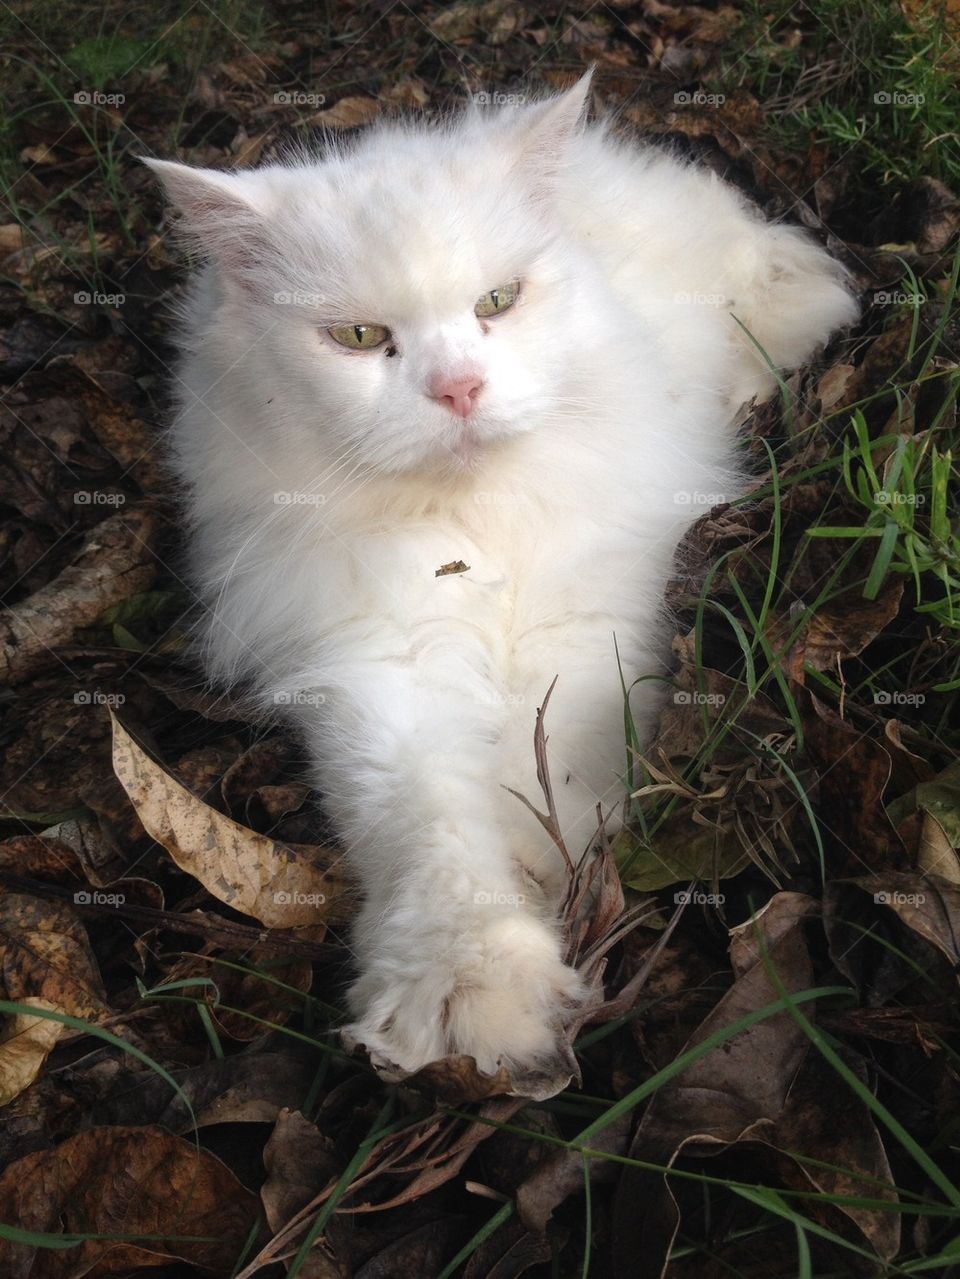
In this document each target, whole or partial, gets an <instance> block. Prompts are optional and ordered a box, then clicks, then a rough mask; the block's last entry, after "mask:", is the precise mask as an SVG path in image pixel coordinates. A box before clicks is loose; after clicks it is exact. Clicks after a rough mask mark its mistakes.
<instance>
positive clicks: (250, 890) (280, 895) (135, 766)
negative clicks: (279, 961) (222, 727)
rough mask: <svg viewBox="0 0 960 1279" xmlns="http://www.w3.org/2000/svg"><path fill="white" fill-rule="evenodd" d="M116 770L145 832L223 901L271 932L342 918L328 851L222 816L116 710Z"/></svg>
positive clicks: (340, 890)
mask: <svg viewBox="0 0 960 1279" xmlns="http://www.w3.org/2000/svg"><path fill="white" fill-rule="evenodd" d="M111 719H112V720H113V768H114V772H115V773H116V775H117V777H118V778H119V779H120V783H121V785H122V786H123V788H124V790H125V791H126V792H127V794H128V795H129V796H130V800H131V802H132V803H133V806H134V808H136V810H137V814H138V816H139V817H140V820H141V821H142V822H143V826H144V829H145V830H146V831H147V833H148V834H149V835H151V836H152V838H153V839H155V840H157V842H158V843H160V844H162V845H163V847H164V848H165V849H166V850H167V852H168V853H169V854H170V856H171V857H172V858H173V860H174V861H175V862H176V863H177V865H178V866H179V867H180V868H181V870H185V871H187V872H188V873H189V874H191V875H193V876H194V878H196V879H198V880H199V881H200V883H201V884H203V886H204V888H206V890H207V891H208V892H209V893H211V894H212V895H213V896H214V897H216V898H217V899H218V900H219V901H222V902H226V904H227V905H228V906H232V907H233V908H234V910H238V911H240V912H241V913H242V914H244V915H250V916H252V917H253V918H254V919H258V920H260V922H261V923H262V924H266V925H267V927H268V928H297V927H302V926H307V925H319V924H320V923H321V921H323V920H327V919H342V918H344V915H345V914H346V911H347V903H348V895H349V885H348V883H347V882H346V880H345V879H343V878H342V877H340V876H339V875H338V874H335V873H333V872H331V871H329V870H325V869H324V868H323V867H321V866H320V865H318V860H311V857H310V853H311V852H312V853H313V855H314V858H315V859H318V857H319V856H320V855H322V856H326V857H327V858H328V859H329V854H327V853H326V852H324V851H323V850H319V849H313V850H305V849H296V848H294V847H293V846H291V845H288V844H280V843H278V842H277V841H276V840H273V839H270V838H269V837H268V836H266V835H258V834H257V833H256V832H255V831H252V830H249V829H248V828H247V827H245V826H241V825H239V823H237V822H235V821H233V820H232V819H231V818H229V817H225V816H224V815H223V814H222V813H218V812H217V810H216V809H214V808H210V807H209V805H207V804H205V803H204V802H203V801H202V800H201V799H198V798H197V796H196V795H194V794H192V793H191V792H190V791H188V790H187V788H186V787H185V786H181V785H180V783H179V782H178V781H176V780H175V779H174V778H173V777H171V776H170V774H169V773H168V772H166V771H165V770H164V769H163V768H161V767H160V765H159V764H157V763H155V761H154V760H152V759H151V758H150V757H149V755H147V754H146V752H145V751H143V750H142V749H141V748H140V747H139V746H138V745H137V743H136V742H135V741H134V740H133V738H132V737H131V736H130V734H129V733H128V732H127V731H126V729H125V728H124V727H123V725H122V724H121V723H120V721H119V720H118V719H117V717H116V716H115V715H113V713H112V712H111Z"/></svg>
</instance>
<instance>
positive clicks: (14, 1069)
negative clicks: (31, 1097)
mask: <svg viewBox="0 0 960 1279" xmlns="http://www.w3.org/2000/svg"><path fill="white" fill-rule="evenodd" d="M20 1002H21V1003H22V1004H24V1005H25V1006H26V1007H28V1008H46V1009H48V1010H49V1009H53V1008H54V1005H53V1004H51V1003H49V1002H48V1001H47V1000H46V999H36V998H35V997H33V996H28V997H27V998H26V999H23V1000H21V1001H20ZM62 1030H63V1025H62V1023H61V1022H58V1021H51V1020H50V1018H49V1017H33V1016H31V1015H30V1014H29V1013H17V1015H16V1016H15V1017H11V1018H10V1019H9V1021H8V1022H7V1024H6V1025H5V1026H4V1027H3V1029H2V1030H0V1106H5V1105H6V1104H7V1102H9V1101H13V1099H14V1097H16V1096H18V1095H19V1094H20V1093H22V1092H23V1090H24V1089H25V1088H29V1086H30V1085H31V1084H32V1083H33V1081H34V1080H35V1079H36V1077H37V1075H38V1074H39V1073H40V1070H41V1068H42V1066H43V1063H44V1062H45V1061H46V1060H47V1056H48V1054H49V1053H50V1052H51V1050H52V1049H53V1047H54V1045H55V1044H56V1042H57V1040H58V1039H59V1038H60V1033H61V1031H62Z"/></svg>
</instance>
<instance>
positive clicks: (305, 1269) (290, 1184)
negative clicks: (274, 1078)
mask: <svg viewBox="0 0 960 1279" xmlns="http://www.w3.org/2000/svg"><path fill="white" fill-rule="evenodd" d="M263 1164H264V1167H265V1168H266V1170H267V1180H266V1181H265V1182H264V1184H263V1185H262V1186H261V1188H260V1198H261V1200H262V1201H263V1209H264V1212H265V1213H266V1217H267V1224H268V1225H269V1227H270V1229H271V1230H272V1231H274V1233H277V1232H279V1231H281V1230H283V1228H284V1227H285V1226H286V1225H287V1223H288V1222H289V1221H290V1220H291V1219H292V1218H294V1217H296V1216H297V1214H298V1213H299V1212H300V1211H301V1209H303V1208H305V1207H306V1206H307V1205H308V1204H309V1203H310V1202H311V1200H313V1199H314V1198H315V1197H316V1196H317V1194H318V1193H319V1192H320V1191H322V1190H323V1189H324V1187H325V1186H327V1185H329V1184H330V1182H331V1181H335V1180H336V1178H337V1175H338V1173H339V1171H340V1168H339V1162H338V1160H337V1158H336V1155H335V1153H334V1148H333V1142H332V1141H331V1140H330V1138H329V1137H325V1136H324V1135H323V1133H322V1132H321V1131H320V1129H319V1128H318V1127H317V1126H316V1124H312V1123H311V1122H310V1120H309V1119H306V1118H305V1117H304V1116H303V1115H302V1114H301V1113H300V1111H298V1110H282V1111H281V1112H280V1114H279V1115H278V1116H277V1122H276V1125H275V1126H274V1129H273V1132H272V1133H271V1134H270V1139H269V1140H268V1142H267V1144H266V1146H265V1147H264V1149H263ZM343 1230H344V1226H343V1222H342V1221H341V1220H338V1219H337V1218H336V1217H334V1218H333V1220H332V1221H331V1222H330V1223H329V1226H328V1228H327V1230H326V1231H325V1232H324V1235H323V1237H322V1239H320V1240H318V1241H317V1243H316V1244H314V1246H313V1248H312V1249H311V1251H310V1252H309V1254H308V1255H307V1257H306V1259H305V1261H304V1264H303V1266H302V1267H301V1268H300V1271H299V1273H300V1275H302V1276H303V1279H341V1276H344V1275H346V1273H347V1271H346V1269H345V1267H344V1266H342V1265H341V1264H340V1262H339V1261H338V1259H337V1253H338V1252H340V1251H342V1248H343ZM299 1242H300V1237H299V1236H298V1243H299Z"/></svg>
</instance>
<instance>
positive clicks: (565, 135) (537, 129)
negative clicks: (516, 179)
mask: <svg viewBox="0 0 960 1279" xmlns="http://www.w3.org/2000/svg"><path fill="white" fill-rule="evenodd" d="M592 80H593V67H591V68H590V70H589V71H587V72H586V74H585V75H582V76H581V77H580V79H579V80H578V81H577V83H576V84H575V85H573V87H572V88H570V89H567V90H566V92H564V93H561V94H559V95H558V96H557V97H555V98H548V99H547V100H546V101H545V102H537V103H534V105H533V106H530V107H526V108H525V109H524V110H523V112H522V113H521V118H520V121H519V122H518V126H519V127H518V128H517V130H516V133H515V135H514V136H515V138H516V139H517V142H518V143H519V147H520V159H521V163H522V164H524V166H525V167H527V168H528V169H533V170H534V171H536V172H537V173H538V174H539V175H540V176H541V177H543V178H547V179H549V178H550V177H552V176H553V175H554V174H555V173H557V172H558V171H559V170H560V169H561V168H562V167H563V165H564V161H565V159H566V153H567V149H568V147H569V146H570V144H571V143H572V142H573V141H574V139H576V138H577V137H578V136H579V135H580V133H582V131H583V126H584V123H585V120H586V115H587V108H588V105H589V99H590V85H591V81H592Z"/></svg>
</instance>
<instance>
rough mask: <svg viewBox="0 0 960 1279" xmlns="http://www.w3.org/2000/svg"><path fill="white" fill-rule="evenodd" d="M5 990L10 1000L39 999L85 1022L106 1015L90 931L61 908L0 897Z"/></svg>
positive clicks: (0, 966) (21, 896) (0, 971)
mask: <svg viewBox="0 0 960 1279" xmlns="http://www.w3.org/2000/svg"><path fill="white" fill-rule="evenodd" d="M0 984H2V987H3V990H4V993H5V997H6V998H7V999H9V1000H12V1001H14V1002H17V1003H20V1002H22V1001H23V1000H25V999H30V998H37V999H40V1000H44V1001H46V1003H47V1005H48V1006H51V1007H54V1008H60V1009H62V1010H63V1011H64V1012H66V1013H69V1014H70V1015H71V1016H73V1017H80V1018H81V1019H83V1020H84V1021H97V1020H98V1019H99V1018H100V1017H101V1016H102V1015H103V1014H104V1013H105V1012H106V1004H105V1002H104V991H103V983H102V981H101V979H100V973H99V970H98V968H97V961H96V959H95V958H94V955H93V952H92V950H91V949H90V943H89V942H88V940H87V934H86V930H85V929H84V927H83V924H82V923H81V922H80V920H79V919H78V918H77V917H76V915H75V914H74V912H73V910H72V909H71V908H70V907H69V906H67V905H65V904H63V903H61V902H56V901H44V900H41V899H40V898H39V897H31V896H29V895H27V894H26V893H5V894H3V896H0Z"/></svg>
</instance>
